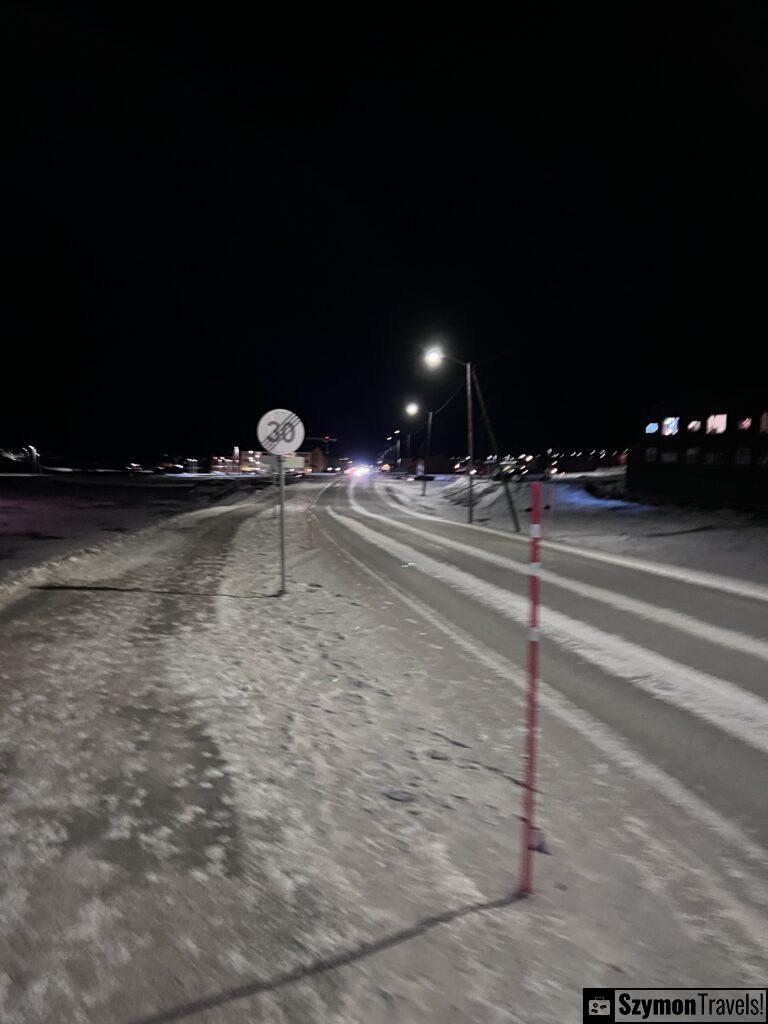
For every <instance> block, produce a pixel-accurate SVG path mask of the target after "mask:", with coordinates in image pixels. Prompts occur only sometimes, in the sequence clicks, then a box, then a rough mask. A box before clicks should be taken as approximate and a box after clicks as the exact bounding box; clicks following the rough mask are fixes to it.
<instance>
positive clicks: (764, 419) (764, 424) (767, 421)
mask: <svg viewBox="0 0 768 1024" xmlns="http://www.w3.org/2000/svg"><path fill="white" fill-rule="evenodd" d="M760 433H761V434H768V412H764V413H763V415H762V416H761V417H760Z"/></svg>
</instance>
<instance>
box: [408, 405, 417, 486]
mask: <svg viewBox="0 0 768 1024" xmlns="http://www.w3.org/2000/svg"><path fill="white" fill-rule="evenodd" d="M418 411H419V407H418V405H417V404H416V403H415V402H409V403H408V404H407V405H406V407H405V412H406V415H408V416H415V415H416V414H417V413H418ZM405 457H406V459H407V460H408V472H409V473H410V471H411V432H410V430H409V431H408V433H407V434H406V435H405Z"/></svg>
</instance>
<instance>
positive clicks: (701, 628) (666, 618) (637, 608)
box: [349, 492, 768, 661]
mask: <svg viewBox="0 0 768 1024" xmlns="http://www.w3.org/2000/svg"><path fill="white" fill-rule="evenodd" d="M349 502H350V506H351V507H352V509H353V510H354V511H355V512H357V513H358V514H359V515H362V516H365V517H367V518H368V519H378V520H380V521H381V522H384V523H387V524H388V525H390V526H396V527H397V529H399V530H406V531H407V532H408V533H412V534H414V536H417V537H423V538H424V539H425V540H429V541H432V542H433V543H435V544H439V545H440V546H441V547H444V548H447V549H449V550H451V551H456V552H459V553H460V554H462V555H469V556H470V557H472V558H477V559H478V560H479V561H481V562H487V563H488V564H489V565H496V566H498V567H500V568H502V569H508V570H510V571H512V572H515V573H518V574H519V575H521V576H527V575H528V573H529V567H528V565H527V563H525V562H517V561H515V559H514V558H505V557H504V556H503V555H494V554H492V553H491V552H489V551H483V550H482V548H476V547H472V546H471V545H470V544H462V543H461V541H456V540H451V539H450V538H448V537H443V536H442V535H440V534H434V533H430V532H429V531H428V530H421V529H419V527H418V526H411V525H410V524H409V523H403V522H400V521H397V522H396V523H395V522H394V521H393V520H392V519H390V518H389V517H388V516H382V515H379V514H378V513H377V512H371V511H369V510H368V509H366V508H363V506H362V505H361V504H360V502H359V501H357V499H356V498H355V496H354V494H353V493H352V492H350V494H349ZM539 577H540V579H542V580H543V581H544V582H545V583H548V584H550V585H551V586H555V587H559V588H560V589H561V590H567V591H569V592H570V593H572V594H576V595H577V596H578V597H585V598H587V599H588V600H592V601H600V602H601V603H603V604H607V605H609V606H610V607H612V608H615V609H617V610H618V611H622V612H627V613H629V614H630V615H637V616H638V617H640V618H643V619H648V620H649V621H651V622H658V623H659V625H661V626H668V627H672V628H673V629H677V630H678V631H679V632H681V633H687V634H689V635H690V636H693V637H695V638H696V639H697V640H705V641H707V642H709V643H715V644H718V645H719V646H720V647H728V648H729V649H731V650H734V651H738V653H739V654H750V655H752V657H754V658H760V659H761V660H762V661H768V643H766V642H765V641H764V640H758V639H756V638H755V637H753V636H748V635H747V634H746V633H739V632H737V631H736V630H733V629H725V628H723V627H722V626H715V625H713V624H712V623H708V622H702V621H701V620H700V619H696V618H694V617H693V616H692V615H686V614H685V613H684V612H677V611H675V610H674V609H672V608H664V607H661V606H659V605H653V604H650V603H649V602H648V601H641V600H639V599H638V598H634V597H626V596H625V595H624V594H619V593H617V592H616V591H613V590H607V589H606V588H605V587H596V586H593V585H592V584H591V583H581V582H578V581H576V580H571V579H569V578H568V577H566V576H561V575H560V574H559V573H556V572H552V571H551V570H550V569H542V570H541V571H540V573H539Z"/></svg>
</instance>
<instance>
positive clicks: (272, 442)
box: [256, 409, 304, 455]
mask: <svg viewBox="0 0 768 1024" xmlns="http://www.w3.org/2000/svg"><path fill="white" fill-rule="evenodd" d="M256 433H257V435H258V438H259V444H260V445H262V447H264V448H266V450H267V451H268V452H272V454H273V455H290V454H292V453H293V452H295V451H298V449H299V448H300V447H301V445H302V443H303V441H304V424H303V423H302V422H301V420H300V419H299V417H298V416H297V415H296V413H295V412H291V411H290V409H273V410H272V411H271V412H265V413H264V415H263V416H262V417H261V419H260V420H259V425H258V427H257V429H256Z"/></svg>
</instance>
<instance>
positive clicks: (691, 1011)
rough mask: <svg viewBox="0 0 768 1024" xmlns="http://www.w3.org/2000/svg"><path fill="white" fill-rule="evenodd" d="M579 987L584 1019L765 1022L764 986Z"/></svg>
mask: <svg viewBox="0 0 768 1024" xmlns="http://www.w3.org/2000/svg"><path fill="white" fill-rule="evenodd" d="M582 991H583V1008H584V1017H583V1019H584V1021H585V1022H586V1021H595V1022H597V1024H599V1022H600V1020H604V1021H606V1022H608V1021H612V1022H614V1024H619V1022H621V1021H627V1022H629V1021H644V1022H647V1024H666V1022H668V1021H680V1022H681V1024H683V1022H684V1024H699V1022H701V1024H705V1022H707V1024H708V1022H716V1021H719V1022H720V1024H731V1022H733V1024H736V1022H739V1024H742V1022H744V1024H746V1022H748V1021H752V1022H754V1024H759V1022H761V1024H766V1022H768V990H766V989H764V988H668V989H667V988H637V989H625V988H585V989H583V990H582Z"/></svg>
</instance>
